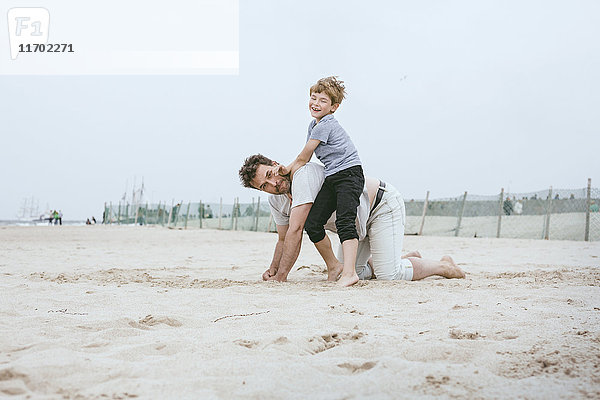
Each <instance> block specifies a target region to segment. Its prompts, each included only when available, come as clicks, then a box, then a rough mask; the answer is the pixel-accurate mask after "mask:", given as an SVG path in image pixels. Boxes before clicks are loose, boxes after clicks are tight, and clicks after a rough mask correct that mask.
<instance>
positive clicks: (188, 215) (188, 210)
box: [183, 201, 191, 229]
mask: <svg viewBox="0 0 600 400" xmlns="http://www.w3.org/2000/svg"><path fill="white" fill-rule="evenodd" d="M190 204H191V202H189V201H188V208H187V212H186V213H185V226H184V227H183V229H187V222H188V218H189V217H190Z"/></svg>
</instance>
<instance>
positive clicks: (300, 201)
mask: <svg viewBox="0 0 600 400" xmlns="http://www.w3.org/2000/svg"><path fill="white" fill-rule="evenodd" d="M278 166H279V164H278V163H277V162H275V161H272V160H270V159H269V158H267V157H265V156H263V155H261V154H256V155H253V156H250V157H248V158H247V159H246V160H245V162H244V165H243V166H242V167H241V168H240V171H239V176H240V180H241V181H242V184H243V185H244V186H246V187H249V188H254V189H258V190H261V191H263V192H266V193H269V194H271V196H269V205H270V207H271V214H272V215H273V219H274V221H275V224H276V225H277V233H278V236H279V238H278V241H277V245H276V246H275V252H274V254H273V260H272V261H271V265H270V267H269V269H268V270H267V271H265V272H264V273H263V279H264V280H277V281H280V282H283V281H286V280H287V276H288V274H289V272H290V270H291V269H292V267H293V266H294V263H295V262H296V259H297V258H298V255H299V254H300V246H301V244H302V230H303V229H304V223H305V221H306V217H307V216H308V213H309V211H310V209H311V207H312V204H313V202H314V199H315V198H316V196H317V193H318V192H319V190H320V189H321V185H322V184H323V180H324V170H323V167H322V166H320V165H317V164H314V163H308V164H306V165H304V166H303V167H302V168H300V169H298V170H297V171H296V172H295V173H294V175H293V176H291V177H290V176H280V175H278V174H277V171H278V169H279V167H278ZM404 223H405V211H404V201H403V200H402V197H401V196H400V194H399V193H398V191H397V190H396V189H395V188H394V187H393V186H391V185H386V184H385V183H384V182H381V181H379V180H377V179H373V178H369V177H366V178H365V188H364V190H363V193H362V195H361V198H360V205H359V207H358V210H357V222H356V228H357V232H358V235H359V244H358V253H357V257H356V273H357V275H358V277H359V279H374V278H376V279H383V280H392V279H403V280H419V279H423V278H426V277H428V276H432V275H439V276H443V277H445V278H464V276H465V274H464V272H463V271H462V270H461V269H460V268H459V267H458V266H456V264H455V263H454V261H453V260H452V258H451V257H449V256H444V257H442V259H441V260H440V261H433V260H425V259H422V258H420V255H419V254H418V253H417V252H414V253H410V254H407V255H406V256H404V257H402V255H401V250H402V241H403V238H404ZM326 228H327V229H329V230H332V231H335V214H334V215H332V217H331V218H330V220H329V221H328V223H327V225H326ZM315 246H316V247H317V250H318V251H319V253H320V254H321V256H322V257H323V260H324V261H325V263H326V264H327V280H330V281H335V280H337V277H338V276H339V274H340V273H341V271H342V266H343V264H342V262H343V260H342V259H341V258H342V254H341V252H339V251H338V256H339V258H340V259H339V260H338V258H337V257H336V256H335V255H334V254H333V251H332V250H331V242H330V241H329V239H328V238H327V236H325V239H324V240H323V241H321V242H319V243H316V244H315Z"/></svg>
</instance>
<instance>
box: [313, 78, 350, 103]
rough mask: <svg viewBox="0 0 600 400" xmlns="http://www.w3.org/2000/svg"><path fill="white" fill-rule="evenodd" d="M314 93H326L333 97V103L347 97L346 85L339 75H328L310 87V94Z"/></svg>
mask: <svg viewBox="0 0 600 400" xmlns="http://www.w3.org/2000/svg"><path fill="white" fill-rule="evenodd" d="M313 93H325V94H326V95H327V96H329V98H330V99H331V104H340V103H341V102H342V100H344V98H346V87H345V86H344V81H341V80H339V79H338V78H337V76H328V77H327V78H321V79H319V80H318V81H317V83H315V84H314V85H312V86H311V87H310V95H312V94H313Z"/></svg>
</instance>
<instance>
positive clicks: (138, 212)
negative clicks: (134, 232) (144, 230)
mask: <svg viewBox="0 0 600 400" xmlns="http://www.w3.org/2000/svg"><path fill="white" fill-rule="evenodd" d="M134 207H135V219H134V220H133V224H134V225H137V221H138V216H139V214H140V203H137V205H134Z"/></svg>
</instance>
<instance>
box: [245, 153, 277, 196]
mask: <svg viewBox="0 0 600 400" xmlns="http://www.w3.org/2000/svg"><path fill="white" fill-rule="evenodd" d="M259 165H268V166H271V165H273V160H271V159H269V158H267V157H265V156H263V155H262V154H255V155H253V156H250V157H248V158H246V160H245V161H244V165H242V168H240V172H239V174H240V181H241V182H242V185H244V187H247V188H253V189H256V188H255V187H254V186H252V181H253V180H254V178H255V177H256V169H257V168H258V166H259Z"/></svg>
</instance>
